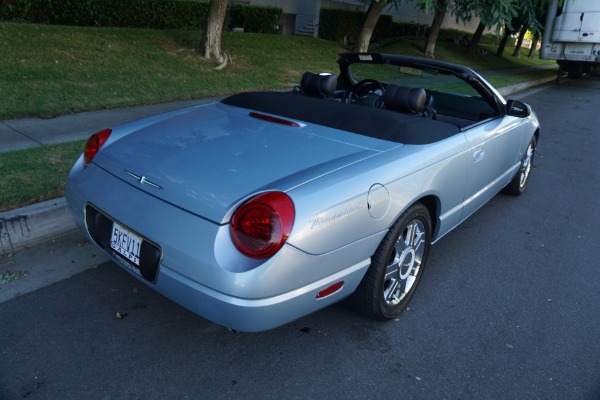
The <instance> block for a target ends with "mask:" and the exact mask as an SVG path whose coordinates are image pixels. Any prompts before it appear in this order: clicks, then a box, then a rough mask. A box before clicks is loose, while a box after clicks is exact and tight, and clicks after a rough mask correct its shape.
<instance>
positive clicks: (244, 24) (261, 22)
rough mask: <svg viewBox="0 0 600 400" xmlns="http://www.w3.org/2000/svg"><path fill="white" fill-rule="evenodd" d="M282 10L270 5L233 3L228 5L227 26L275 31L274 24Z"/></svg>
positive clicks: (245, 29)
mask: <svg viewBox="0 0 600 400" xmlns="http://www.w3.org/2000/svg"><path fill="white" fill-rule="evenodd" d="M282 12H283V10H282V9H281V8H277V7H270V6H250V5H246V4H234V5H231V6H229V18H230V22H229V24H228V25H229V27H230V28H236V27H238V28H244V32H255V33H277V29H276V24H277V21H278V20H279V17H280V16H281V13H282Z"/></svg>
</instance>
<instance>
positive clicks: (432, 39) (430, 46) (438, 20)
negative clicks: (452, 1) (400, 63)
mask: <svg viewBox="0 0 600 400" xmlns="http://www.w3.org/2000/svg"><path fill="white" fill-rule="evenodd" d="M448 1H449V0H440V1H439V3H438V4H437V6H438V7H439V8H437V9H436V11H435V15H434V16H433V22H432V23H431V28H430V29H429V36H427V43H425V55H426V56H429V57H431V58H435V54H434V53H435V43H436V42H437V39H438V36H439V34H440V29H441V28H442V22H444V17H445V16H446V8H447V6H448Z"/></svg>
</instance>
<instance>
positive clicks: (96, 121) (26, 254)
mask: <svg viewBox="0 0 600 400" xmlns="http://www.w3.org/2000/svg"><path fill="white" fill-rule="evenodd" d="M501 73H510V71H505V72H499V74H501ZM489 75H490V73H489V72H488V73H487V74H485V76H489ZM554 80H555V77H554V76H553V77H548V78H545V79H542V80H537V81H532V82H523V83H520V84H517V85H512V86H509V87H504V88H500V89H499V92H500V93H501V94H502V95H503V96H505V97H507V96H512V97H515V98H520V97H523V96H525V95H526V93H523V91H525V90H527V89H530V88H533V87H536V86H540V85H543V84H545V83H548V82H551V81H554ZM221 99H222V97H217V98H207V99H199V100H190V101H180V102H173V103H163V104H154V105H146V106H135V107H126V108H119V109H114V110H101V111H90V112H83V113H79V114H71V115H64V116H59V117H56V118H51V119H40V118H26V119H18V120H7V121H0V153H2V152H7V151H13V150H19V149H25V148H30V147H36V146H45V145H49V144H55V143H61V142H68V141H74V140H83V139H87V138H88V137H89V136H90V135H91V134H92V133H94V132H97V131H98V130H101V129H103V128H108V127H112V126H116V125H119V124H122V123H126V122H129V121H133V120H135V119H139V118H143V117H146V116H150V115H154V114H158V113H163V112H168V111H172V110H176V109H179V108H184V107H191V106H195V105H201V104H208V103H211V102H214V101H220V100H221ZM85 243H86V241H85V237H84V235H83V233H81V232H79V230H78V229H77V228H76V226H75V223H74V221H73V220H72V218H71V215H70V213H69V211H68V208H67V204H66V202H65V199H64V198H59V199H54V200H49V201H45V202H43V203H39V204H34V205H31V206H27V207H22V208H19V209H15V210H10V211H6V212H2V213H0V302H3V301H7V300H10V299H11V298H14V297H17V296H19V295H22V294H25V293H28V292H31V291H34V290H36V289H38V288H40V287H43V286H46V285H48V284H51V283H54V282H57V281H58V280H62V279H67V278H69V277H70V276H72V275H74V274H77V273H80V272H83V271H85V270H86V269H89V268H92V267H94V266H97V265H99V264H101V263H103V262H105V261H106V257H105V256H104V255H103V254H102V253H101V252H100V251H99V250H96V248H95V247H94V246H91V245H89V243H88V244H87V245H86V244H85ZM40 249H41V250H40ZM48 249H50V250H48ZM48 251H49V252H50V254H53V256H50V257H48V255H47V254H46V253H47V252H48ZM44 254H46V255H44ZM57 254H58V255H59V256H57ZM60 255H62V256H60ZM69 258H71V259H70V260H69ZM58 261H60V264H57V265H56V267H54V266H50V267H49V266H48V263H49V262H58ZM67 265H68V266H69V268H65V266H67Z"/></svg>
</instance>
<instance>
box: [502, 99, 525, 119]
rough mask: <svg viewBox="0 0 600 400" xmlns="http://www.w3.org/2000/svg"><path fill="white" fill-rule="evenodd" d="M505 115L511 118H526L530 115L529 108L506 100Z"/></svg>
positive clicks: (515, 101) (521, 103)
mask: <svg viewBox="0 0 600 400" xmlns="http://www.w3.org/2000/svg"><path fill="white" fill-rule="evenodd" d="M506 114H508V115H511V116H513V117H519V118H526V117H529V116H530V115H531V107H530V106H529V104H525V103H523V102H522V101H518V100H508V102H506Z"/></svg>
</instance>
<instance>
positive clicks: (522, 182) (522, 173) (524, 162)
mask: <svg viewBox="0 0 600 400" xmlns="http://www.w3.org/2000/svg"><path fill="white" fill-rule="evenodd" d="M536 144H537V141H536V140H535V136H534V137H532V138H531V142H529V146H527V150H526V151H525V154H523V157H522V158H521V165H520V166H519V171H518V172H517V175H515V177H514V178H513V180H512V181H510V183H509V184H508V185H507V186H506V187H505V188H504V190H503V192H504V193H506V194H510V195H512V196H519V195H521V194H522V193H523V192H524V191H525V187H526V186H527V182H529V175H530V174H531V168H532V166H533V158H534V156H535V147H536Z"/></svg>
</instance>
